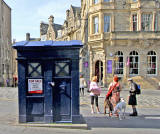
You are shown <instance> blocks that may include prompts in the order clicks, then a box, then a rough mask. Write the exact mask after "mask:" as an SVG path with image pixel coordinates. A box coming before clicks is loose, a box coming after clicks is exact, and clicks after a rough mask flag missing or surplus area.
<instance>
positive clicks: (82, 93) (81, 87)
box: [80, 75, 85, 96]
mask: <svg viewBox="0 0 160 134" xmlns="http://www.w3.org/2000/svg"><path fill="white" fill-rule="evenodd" d="M84 87H85V79H84V78H83V75H80V94H81V95H82V96H84Z"/></svg>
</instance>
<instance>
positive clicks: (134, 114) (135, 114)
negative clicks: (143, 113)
mask: <svg viewBox="0 0 160 134" xmlns="http://www.w3.org/2000/svg"><path fill="white" fill-rule="evenodd" d="M129 116H138V114H137V112H136V113H133V114H130V115H129Z"/></svg>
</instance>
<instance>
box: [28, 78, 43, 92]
mask: <svg viewBox="0 0 160 134" xmlns="http://www.w3.org/2000/svg"><path fill="white" fill-rule="evenodd" d="M28 93H40V94H41V93H43V88H42V79H28Z"/></svg>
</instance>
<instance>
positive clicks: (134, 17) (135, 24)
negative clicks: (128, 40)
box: [132, 14, 137, 31]
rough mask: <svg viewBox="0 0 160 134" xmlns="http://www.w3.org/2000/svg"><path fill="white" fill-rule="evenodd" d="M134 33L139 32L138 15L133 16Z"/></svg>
mask: <svg viewBox="0 0 160 134" xmlns="http://www.w3.org/2000/svg"><path fill="white" fill-rule="evenodd" d="M132 22H133V31H137V14H133V15H132Z"/></svg>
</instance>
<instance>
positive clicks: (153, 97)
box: [0, 87, 160, 134]
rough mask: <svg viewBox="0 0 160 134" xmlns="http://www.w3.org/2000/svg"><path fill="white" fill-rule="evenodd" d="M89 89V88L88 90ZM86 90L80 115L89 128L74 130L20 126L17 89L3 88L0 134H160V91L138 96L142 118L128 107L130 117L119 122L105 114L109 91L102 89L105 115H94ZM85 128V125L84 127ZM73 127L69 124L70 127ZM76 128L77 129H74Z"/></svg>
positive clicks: (0, 93)
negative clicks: (105, 103)
mask: <svg viewBox="0 0 160 134" xmlns="http://www.w3.org/2000/svg"><path fill="white" fill-rule="evenodd" d="M86 90H87V89H86ZM86 90H85V95H84V96H80V113H81V114H82V116H83V118H84V120H85V122H86V125H87V128H88V129H87V130H85V129H84V128H86V126H81V128H80V125H79V127H72V126H74V125H73V124H71V125H70V126H71V127H66V126H63V125H64V124H63V125H62V124H61V125H59V127H53V126H48V127H42V126H34V127H33V126H26V125H18V100H17V98H18V97H17V96H18V95H17V94H18V93H17V88H11V87H0V91H1V92H0V134H28V133H30V134H51V133H52V134H53V133H54V134H55V133H57V134H60V133H64V134H69V133H76V134H80V133H81V134H82V133H86V134H97V133H100V134H103V133H104V134H106V133H110V134H117V133H118V134H139V133H141V134H159V133H160V90H152V89H145V90H144V89H142V93H141V95H137V100H138V106H137V110H138V116H137V117H130V116H129V113H131V112H132V109H131V106H129V105H127V109H126V118H125V119H123V120H119V119H118V118H116V117H112V118H111V117H109V116H108V114H107V115H104V114H103V102H104V97H105V94H106V92H107V91H106V89H105V88H103V89H102V94H101V96H100V97H99V107H100V111H101V114H97V113H95V114H91V109H90V96H89V94H88V93H87V92H86ZM128 95H129V91H128V89H126V88H124V89H123V91H122V92H121V96H122V97H123V98H125V100H126V102H127V99H128ZM83 125H84V124H83ZM68 126H69V125H68ZM71 128H74V129H71Z"/></svg>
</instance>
